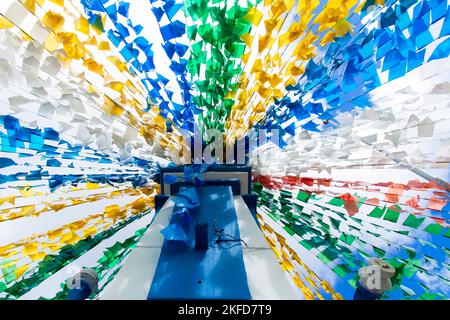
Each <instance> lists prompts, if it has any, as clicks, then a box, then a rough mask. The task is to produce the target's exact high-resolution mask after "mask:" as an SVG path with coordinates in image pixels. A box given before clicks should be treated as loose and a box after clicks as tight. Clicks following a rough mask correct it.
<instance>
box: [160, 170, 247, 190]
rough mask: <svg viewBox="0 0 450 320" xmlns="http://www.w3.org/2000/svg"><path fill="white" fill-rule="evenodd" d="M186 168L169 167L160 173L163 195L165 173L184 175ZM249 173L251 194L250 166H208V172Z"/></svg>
mask: <svg viewBox="0 0 450 320" xmlns="http://www.w3.org/2000/svg"><path fill="white" fill-rule="evenodd" d="M184 167H185V166H177V167H167V168H161V170H160V172H159V183H160V185H161V194H164V174H165V173H182V172H184ZM211 171H214V172H247V175H248V189H249V194H250V193H251V190H252V167H249V166H236V165H226V164H222V165H211V166H208V168H207V169H206V172H211Z"/></svg>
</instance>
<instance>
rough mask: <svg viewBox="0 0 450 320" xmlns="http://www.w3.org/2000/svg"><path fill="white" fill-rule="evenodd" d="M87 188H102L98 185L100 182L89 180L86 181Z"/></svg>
mask: <svg viewBox="0 0 450 320" xmlns="http://www.w3.org/2000/svg"><path fill="white" fill-rule="evenodd" d="M86 188H87V189H88V190H94V189H98V188H100V186H99V185H98V183H92V182H87V183H86Z"/></svg>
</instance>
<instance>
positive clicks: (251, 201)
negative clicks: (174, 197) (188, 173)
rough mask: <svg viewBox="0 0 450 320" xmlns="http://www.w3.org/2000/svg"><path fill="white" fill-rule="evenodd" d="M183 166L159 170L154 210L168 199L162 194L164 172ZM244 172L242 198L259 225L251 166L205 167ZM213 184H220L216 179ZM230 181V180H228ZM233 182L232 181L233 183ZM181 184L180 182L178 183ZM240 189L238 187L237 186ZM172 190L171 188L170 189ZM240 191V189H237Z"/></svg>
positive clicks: (221, 170) (211, 169) (177, 169)
mask: <svg viewBox="0 0 450 320" xmlns="http://www.w3.org/2000/svg"><path fill="white" fill-rule="evenodd" d="M184 167H185V166H178V167H167V168H161V170H160V172H159V183H160V185H161V194H160V195H156V197H155V212H156V213H158V212H159V210H161V208H162V207H163V206H164V204H165V203H166V201H167V200H168V199H169V196H168V195H165V194H164V174H166V173H182V172H184ZM213 171H214V172H246V173H247V176H248V191H249V192H248V194H243V195H242V199H243V200H244V202H245V204H246V205H247V207H248V208H249V210H250V212H251V214H252V216H253V219H255V221H256V223H257V224H258V226H259V222H258V219H257V218H256V205H257V200H258V197H257V196H256V195H255V194H252V167H250V166H239V165H226V164H225V165H212V166H209V167H208V168H207V169H206V172H213ZM230 180H234V179H230ZM212 183H213V184H221V183H219V182H218V181H216V182H212ZM230 183H231V182H230ZM233 184H234V183H232V185H233ZM180 185H181V184H180ZM239 189H240V188H239ZM171 191H172V190H171ZM239 191H240V190H239ZM233 193H234V194H236V186H234V189H233Z"/></svg>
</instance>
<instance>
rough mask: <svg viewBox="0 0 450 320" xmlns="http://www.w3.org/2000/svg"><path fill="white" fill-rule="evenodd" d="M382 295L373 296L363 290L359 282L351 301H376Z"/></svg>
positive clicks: (371, 293)
mask: <svg viewBox="0 0 450 320" xmlns="http://www.w3.org/2000/svg"><path fill="white" fill-rule="evenodd" d="M382 295H383V294H375V293H373V292H370V291H369V290H367V289H366V288H364V287H363V286H362V285H361V284H360V283H359V282H358V286H357V287H356V290H355V295H354V296H353V300H378V299H380V298H381V296H382Z"/></svg>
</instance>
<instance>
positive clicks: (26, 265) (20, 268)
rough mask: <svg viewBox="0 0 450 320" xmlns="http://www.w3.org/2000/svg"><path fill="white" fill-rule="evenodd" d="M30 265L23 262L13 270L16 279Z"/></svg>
mask: <svg viewBox="0 0 450 320" xmlns="http://www.w3.org/2000/svg"><path fill="white" fill-rule="evenodd" d="M29 267H30V266H29V265H28V264H25V265H23V266H21V267H19V268H17V269H16V270H14V274H15V276H16V279H18V278H20V277H21V276H22V275H23V274H24V273H25V272H26V271H27V270H28V268H29Z"/></svg>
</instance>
